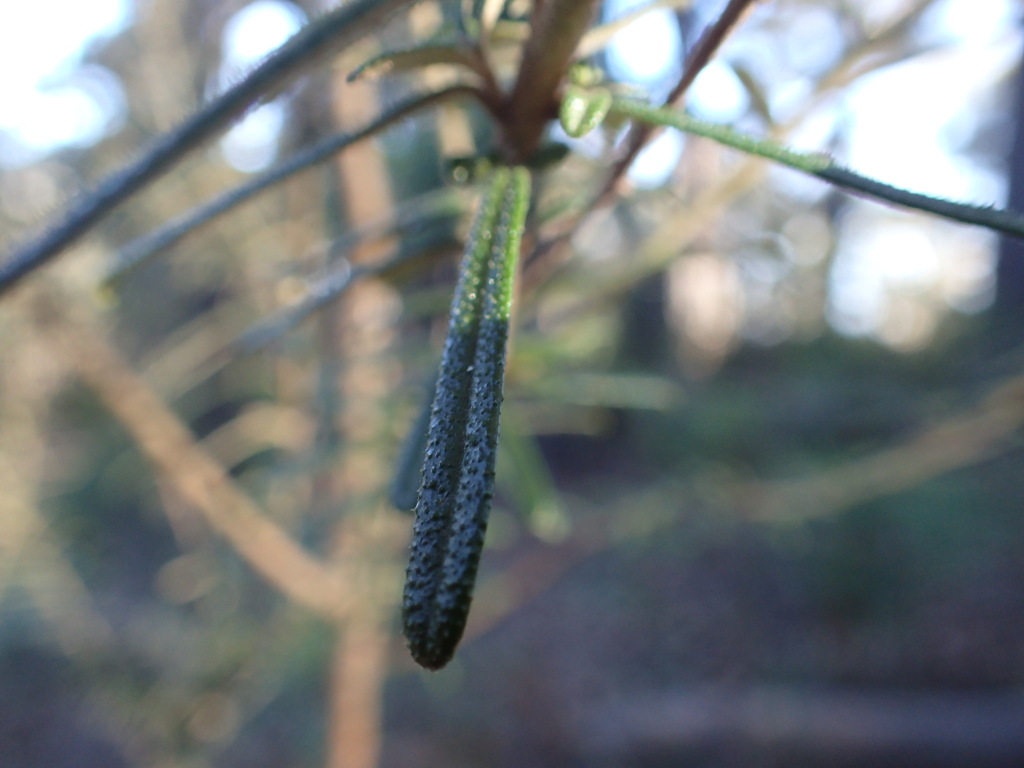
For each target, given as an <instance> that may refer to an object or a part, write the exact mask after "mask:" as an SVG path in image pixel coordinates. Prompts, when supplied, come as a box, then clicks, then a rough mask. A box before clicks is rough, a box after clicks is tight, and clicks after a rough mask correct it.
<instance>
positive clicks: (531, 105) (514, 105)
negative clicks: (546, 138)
mask: <svg viewBox="0 0 1024 768" xmlns="http://www.w3.org/2000/svg"><path fill="white" fill-rule="evenodd" d="M596 8H597V2H596V0H548V2H546V3H544V5H543V6H542V7H541V8H539V9H537V10H535V14H536V16H535V18H534V20H533V23H532V27H531V31H530V37H529V39H528V40H527V41H526V45H525V46H523V58H522V63H521V64H520V65H519V74H518V76H517V78H516V83H515V85H514V86H513V87H512V93H511V94H510V95H509V98H508V103H507V105H506V106H505V108H504V117H505V119H504V120H503V121H502V122H503V126H504V130H505V142H506V145H507V149H508V151H509V152H510V153H511V154H512V155H513V157H511V158H510V159H511V160H513V161H517V162H522V161H523V160H525V159H526V158H528V157H530V155H532V154H533V153H534V151H535V150H536V148H537V144H538V143H539V142H540V138H541V136H542V135H543V133H544V128H545V127H546V126H547V124H548V122H549V121H550V120H551V118H552V117H554V116H555V114H556V110H557V103H558V100H557V98H556V94H557V91H558V87H559V86H560V85H561V83H562V80H563V79H564V78H565V73H566V72H567V71H568V69H569V63H570V61H571V60H572V57H573V54H574V53H575V52H576V46H577V45H578V44H579V41H580V39H581V38H582V37H583V34H584V33H585V32H586V31H587V29H588V28H589V27H590V23H591V21H592V20H593V17H594V11H595V10H596Z"/></svg>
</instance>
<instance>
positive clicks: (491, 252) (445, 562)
mask: <svg viewBox="0 0 1024 768" xmlns="http://www.w3.org/2000/svg"><path fill="white" fill-rule="evenodd" d="M529 190H530V175H529V171H527V170H526V169H525V168H514V169H510V168H507V167H499V168H497V169H495V171H494V172H493V174H492V175H491V179H490V185H489V189H488V192H487V195H486V197H485V199H484V201H483V204H482V205H481V207H480V211H479V213H478V214H477V217H476V221H475V222H474V225H473V228H472V231H471V233H470V237H469V241H468V243H467V246H466V251H465V254H464V256H463V261H462V266H461V273H460V278H459V284H458V286H457V287H456V290H455V296H454V298H453V300H452V312H451V318H450V320H449V326H448V336H447V338H446V340H445V347H444V353H443V355H442V359H441V369H440V372H439V374H438V379H437V391H436V394H435V396H434V402H433V406H432V410H431V419H430V427H429V430H428V435H427V447H426V451H425V454H424V465H423V480H422V483H421V485H420V490H419V496H418V498H417V502H416V521H415V523H414V527H413V540H412V552H411V555H410V559H409V567H408V569H407V572H406V584H405V594H404V598H403V605H402V615H403V622H404V630H405V636H406V639H407V640H408V642H409V649H410V651H411V652H412V655H413V658H415V659H416V661H417V662H418V663H420V664H422V665H423V666H424V667H427V668H428V669H440V668H441V667H443V666H444V665H445V664H447V663H448V661H449V660H450V659H451V657H452V654H453V653H454V652H455V647H456V646H457V645H458V642H459V640H460V639H461V637H462V633H463V630H464V629H465V626H466V618H467V616H468V614H469V605H470V601H471V600H472V594H473V586H474V584H475V581H476V571H477V566H478V564H479V562H480V553H481V551H482V549H483V542H484V533H485V531H486V527H487V517H488V514H489V512H490V503H491V497H492V495H493V493H494V464H495V456H496V453H497V442H498V417H499V412H500V408H501V400H502V387H503V380H504V370H505V348H506V345H507V341H508V327H509V319H510V312H511V303H512V280H513V275H514V274H515V270H516V264H517V261H518V257H519V248H520V240H521V236H522V230H523V227H524V225H525V221H526V211H527V207H528V202H529Z"/></svg>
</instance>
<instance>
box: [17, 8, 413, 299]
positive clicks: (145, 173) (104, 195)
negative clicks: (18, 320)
mask: <svg viewBox="0 0 1024 768" xmlns="http://www.w3.org/2000/svg"><path fill="white" fill-rule="evenodd" d="M414 2H416V0H352V2H349V3H346V4H345V5H343V6H341V7H340V8H338V9H336V10H334V11H331V12H330V13H328V14H326V15H324V16H323V17H321V18H320V19H318V20H317V21H314V22H313V23H311V24H309V25H308V26H306V27H304V28H303V29H302V30H300V31H299V33H298V34H296V35H295V36H294V37H292V38H291V39H290V40H289V41H288V42H286V43H285V44H284V45H282V46H281V47H280V48H279V49H278V50H277V51H275V52H274V53H273V54H271V55H270V56H269V57H268V58H267V59H266V60H264V61H263V63H262V64H260V65H259V66H258V67H256V69H254V70H253V71H252V72H251V73H250V74H249V75H248V76H247V77H246V78H245V79H243V80H242V81H241V82H239V83H238V84H237V85H235V86H234V87H233V88H231V89H230V90H228V91H227V92H226V93H225V94H223V95H222V96H220V97H218V98H217V99H215V100H214V101H212V102H210V103H209V104H207V105H206V106H205V107H203V108H202V109H200V110H199V111H198V112H197V113H196V114H195V115H193V116H192V117H191V118H189V119H188V120H186V121H185V122H184V123H182V124H181V125H180V126H179V127H177V128H175V129H174V130H172V131H170V132H168V133H165V134H163V135H162V136H160V137H159V138H158V139H157V141H156V143H155V144H154V145H153V146H152V147H150V149H149V150H148V151H147V152H146V153H145V154H143V156H142V157H141V158H139V159H138V160H136V161H135V162H134V163H132V164H131V165H129V166H127V167H125V168H123V169H121V170H119V171H116V172H115V173H113V174H111V175H110V176H108V177H107V178H106V179H104V180H103V181H101V182H100V183H99V185H98V186H96V187H95V188H94V189H92V190H91V191H89V192H87V193H85V194H84V195H83V196H82V197H81V199H80V201H79V202H78V203H77V205H72V206H71V207H70V208H69V210H68V212H67V213H66V214H65V216H64V218H63V220H61V221H60V222H58V223H57V224H55V225H53V226H52V227H51V228H49V229H48V230H46V231H45V232H43V234H42V235H40V236H39V237H38V238H37V239H36V240H34V241H31V242H29V243H28V244H26V245H24V246H22V247H21V248H20V249H17V250H15V251H14V252H13V254H12V255H11V256H10V257H9V258H8V259H6V260H4V261H3V263H2V264H0V294H2V293H3V292H5V291H7V290H9V289H10V288H12V287H13V286H14V285H16V284H17V283H18V282H19V281H20V280H22V279H23V278H24V277H25V276H26V275H28V274H29V273H31V272H32V271H34V270H35V269H38V268H39V267H41V266H43V265H44V264H46V263H47V262H48V261H50V260H51V259H52V258H53V257H54V256H56V255H57V254H58V253H60V252H61V251H62V250H64V249H65V248H67V247H68V246H69V245H71V244H72V243H74V242H75V241H76V240H78V239H79V238H80V237H82V236H83V235H84V234H85V233H86V232H88V231H89V230H90V229H92V228H93V227H94V226H95V225H96V224H97V222H99V221H100V220H101V219H102V218H103V217H104V216H105V215H106V214H108V213H109V212H110V211H111V210H112V209H113V208H115V207H116V206H117V205H119V204H121V203H122V202H124V201H125V200H126V199H128V198H129V197H130V196H131V195H133V194H134V193H136V192H138V191H139V190H140V189H142V188H143V187H145V186H146V185H147V184H149V183H150V182H152V181H153V180H155V179H157V178H158V177H159V176H161V175H162V174H164V173H165V172H166V171H167V170H169V169H170V168H171V167H172V166H173V165H174V164H175V163H177V162H178V161H179V160H181V159H182V158H183V157H184V156H185V155H186V154H187V153H188V152H190V151H191V150H193V149H195V148H196V147H198V146H199V145H200V144H201V143H203V142H204V141H206V140H207V139H209V138H210V137H211V136H212V135H214V134H215V133H217V132H218V131H220V130H221V129H223V128H224V127H225V126H227V125H228V124H229V123H231V122H232V121H233V120H235V119H236V118H238V117H239V116H241V115H242V114H243V113H244V112H245V110H246V109H248V108H249V107H250V105H252V104H254V103H256V102H257V101H259V100H260V99H263V98H266V97H267V96H269V95H270V94H272V93H274V92H275V91H277V90H279V89H280V88H281V87H283V86H284V85H285V84H286V83H287V82H289V81H290V80H291V79H292V78H294V77H295V76H296V75H297V74H298V73H299V72H300V71H301V70H302V69H303V68H304V67H305V66H307V65H308V64H310V63H311V62H312V61H313V60H314V59H316V58H319V57H321V56H325V55H327V54H329V53H333V52H335V51H337V50H340V49H341V48H343V47H345V46H347V45H349V44H351V43H352V42H354V41H356V40H358V39H360V38H361V37H363V36H364V35H365V34H367V33H368V32H370V31H372V30H374V29H376V28H377V27H379V26H380V25H381V24H382V23H384V22H385V21H386V20H387V19H388V17H390V16H391V15H392V14H394V13H395V12H397V11H398V10H401V9H402V8H405V7H407V6H411V5H412V4H413V3H414Z"/></svg>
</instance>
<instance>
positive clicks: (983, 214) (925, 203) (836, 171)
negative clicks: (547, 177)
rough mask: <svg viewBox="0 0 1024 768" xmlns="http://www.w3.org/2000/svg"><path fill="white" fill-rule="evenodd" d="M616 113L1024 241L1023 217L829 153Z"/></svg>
mask: <svg viewBox="0 0 1024 768" xmlns="http://www.w3.org/2000/svg"><path fill="white" fill-rule="evenodd" d="M612 111H613V112H617V113H618V114H620V115H625V116H627V117H631V118H633V119H635V120H640V121H643V122H645V123H648V124H651V125H660V126H670V127H673V128H677V129H679V130H681V131H685V132H686V133H691V134H694V135H697V136H703V137H706V138H709V139H712V140H714V141H717V142H719V143H720V144H724V145H726V146H728V147H732V148H734V149H738V150H741V151H743V152H746V153H748V154H752V155H756V156H758V157H764V158H766V159H768V160H772V161H774V162H776V163H779V164H781V165H785V166H787V167H789V168H793V169H795V170H798V171H802V172H803V173H806V174H808V175H810V176H814V177H816V178H819V179H821V180H823V181H827V182H829V183H830V184H834V185H836V186H838V187H841V188H843V189H848V190H850V191H852V192H855V193H857V194H860V195H864V196H867V197H871V198H874V199H877V200H882V201H884V202H887V203H892V204H893V205H899V206H903V207H905V208H913V209H915V210H919V211H925V212H926V213H933V214H935V215H937V216H942V217H943V218H947V219H952V220H953V221H959V222H962V223H964V224H974V225H977V226H981V227H987V228H989V229H993V230H996V231H999V232H1003V233H1005V234H1008V235H1014V236H1016V237H1024V216H1021V215H1019V214H1016V213H1013V212H1011V211H1006V210H1002V209H999V208H993V207H988V206H978V205H969V204H967V203H958V202H954V201H952V200H946V199H944V198H939V197H931V196H929V195H923V194H921V193H919V192H911V191H910V190H906V189H902V188H900V187H894V186H892V185H889V184H884V183H882V182H880V181H876V180H875V179H871V178H868V177H866V176H861V175H860V174H858V173H855V172H854V171H851V170H849V169H847V168H843V167H842V166H839V165H836V164H835V163H834V162H833V161H832V159H831V158H830V157H829V156H828V155H826V154H824V153H803V152H796V151H794V150H791V149H789V148H788V147H785V146H783V145H781V144H779V143H778V142H775V141H771V140H768V139H755V138H753V137H751V136H747V135H745V134H742V133H739V132H737V131H734V130H733V129H732V128H729V127H728V126H724V125H716V124H714V123H708V122H706V121H704V120H698V119H697V118H694V117H691V116H690V115H687V114H685V113H683V112H677V111H675V110H670V109H659V108H657V107H651V106H649V105H646V104H641V103H639V102H635V101H627V100H620V101H616V102H615V103H614V104H613V106H612Z"/></svg>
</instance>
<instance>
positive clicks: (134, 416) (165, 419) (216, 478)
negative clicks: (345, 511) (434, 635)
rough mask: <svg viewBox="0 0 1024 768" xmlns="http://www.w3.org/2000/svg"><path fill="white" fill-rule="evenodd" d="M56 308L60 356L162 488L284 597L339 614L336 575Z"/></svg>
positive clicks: (87, 328) (344, 602)
mask: <svg viewBox="0 0 1024 768" xmlns="http://www.w3.org/2000/svg"><path fill="white" fill-rule="evenodd" d="M56 314H57V315H58V318H59V320H58V322H57V323H55V324H52V325H51V326H50V330H51V337H52V338H53V341H54V344H55V346H56V347H58V348H59V350H60V355H61V356H62V357H63V358H64V359H66V360H69V361H70V362H71V364H72V365H73V366H74V368H75V369H76V370H77V372H78V374H79V375H80V376H81V378H82V380H83V381H84V382H85V383H86V384H87V385H88V386H89V387H90V388H92V389H93V390H94V391H95V392H96V394H97V395H98V396H99V397H100V399H101V400H102V401H103V402H104V404H105V405H106V406H107V408H109V409H110V412H111V413H112V414H113V415H114V416H115V417H116V418H117V419H118V420H119V421H120V422H121V423H122V424H123V425H124V427H125V428H126V429H127V430H128V432H129V433H130V434H131V436H132V437H133V438H134V440H135V442H136V443H137V444H138V446H139V448H140V449H141V450H142V452H143V453H144V454H145V455H146V457H147V458H148V459H149V460H150V462H152V463H153V464H154V465H155V467H156V468H157V470H158V471H159V472H160V473H161V474H163V476H164V477H165V478H166V479H167V480H168V481H169V484H170V486H171V487H173V488H174V489H175V491H176V492H177V493H179V494H181V496H182V497H183V498H184V499H185V500H187V501H188V502H189V503H190V504H193V505H194V506H195V507H196V508H197V509H199V511H200V512H201V513H202V514H203V516H204V517H205V518H206V521H207V522H208V523H209V524H210V526H211V527H212V528H214V529H215V530H217V531H218V532H219V533H221V534H222V535H223V536H224V537H225V538H226V539H227V540H228V541H229V542H230V543H231V545H232V546H233V547H234V549H235V550H236V551H237V552H238V553H239V554H240V555H241V556H242V557H243V558H244V559H245V560H246V561H248V562H249V564H250V565H251V566H252V568H253V569H254V570H255V571H257V572H258V573H259V574H260V575H261V576H262V577H263V578H265V579H266V580H267V581H268V582H270V584H272V585H273V586H274V587H276V588H277V589H279V590H280V591H281V592H282V593H284V594H285V595H286V596H287V597H289V598H290V599H292V600H294V601H295V602H296V603H299V604H301V605H303V606H305V607H307V608H310V609H311V610H313V611H315V612H316V613H317V614H319V615H320V616H322V617H324V618H328V619H333V620H338V619H341V618H343V617H345V616H346V615H347V613H348V609H349V604H350V602H351V598H350V594H349V590H348V589H347V586H346V585H345V584H344V583H343V580H342V579H341V578H340V576H339V574H338V573H337V572H336V571H335V570H334V569H332V568H331V567H329V566H327V565H325V564H324V563H322V562H320V561H318V560H317V559H316V558H314V557H313V556H311V555H310V554H309V553H308V552H306V551H305V550H303V549H302V547H300V546H299V545H298V544H297V543H296V542H295V541H294V540H293V539H292V538H291V537H290V536H289V535H288V534H287V533H286V532H285V531H284V530H282V529H281V528H280V527H279V526H278V525H277V524H276V523H274V522H273V521H271V520H269V519H268V518H267V517H266V516H265V515H264V514H262V513H261V512H260V510H259V509H258V508H257V506H256V504H255V503H254V502H253V501H252V500H251V499H250V498H249V497H248V496H247V495H246V494H245V493H243V492H242V491H241V490H240V489H239V488H238V486H237V485H235V484H234V483H233V482H232V480H231V478H230V477H229V476H228V475H227V473H226V472H225V470H224V468H223V467H222V466H221V465H220V464H219V463H218V462H217V461H216V460H215V459H214V458H213V457H211V456H210V455H209V454H208V453H206V452H205V451H204V450H203V449H202V448H200V447H199V446H198V445H197V444H196V441H195V438H194V436H193V435H192V434H191V433H190V432H189V430H188V429H187V428H186V426H185V425H184V424H183V423H182V422H181V420H180V419H179V418H178V417H177V416H176V415H175V414H174V413H173V412H172V411H171V410H170V408H168V406H167V405H166V403H164V401H163V399H162V398H161V397H160V396H159V395H157V394H156V393H155V392H154V391H153V390H152V389H151V388H150V386H149V385H148V384H147V383H146V382H145V381H143V379H142V378H141V377H140V376H138V374H136V373H135V371H133V370H132V369H131V367H130V366H129V365H128V363H127V362H126V361H125V360H124V359H123V358H122V357H121V355H120V354H119V353H118V352H117V351H116V350H115V349H114V348H113V347H112V346H111V345H110V344H109V343H108V342H107V341H105V340H104V339H103V337H102V336H101V335H100V333H99V331H98V330H97V329H96V328H95V327H94V326H93V324H92V323H91V322H90V321H89V319H88V318H85V317H83V316H82V314H79V313H76V315H75V316H74V317H71V316H69V315H68V314H67V313H66V312H63V311H60V310H58V311H57V312H56Z"/></svg>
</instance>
